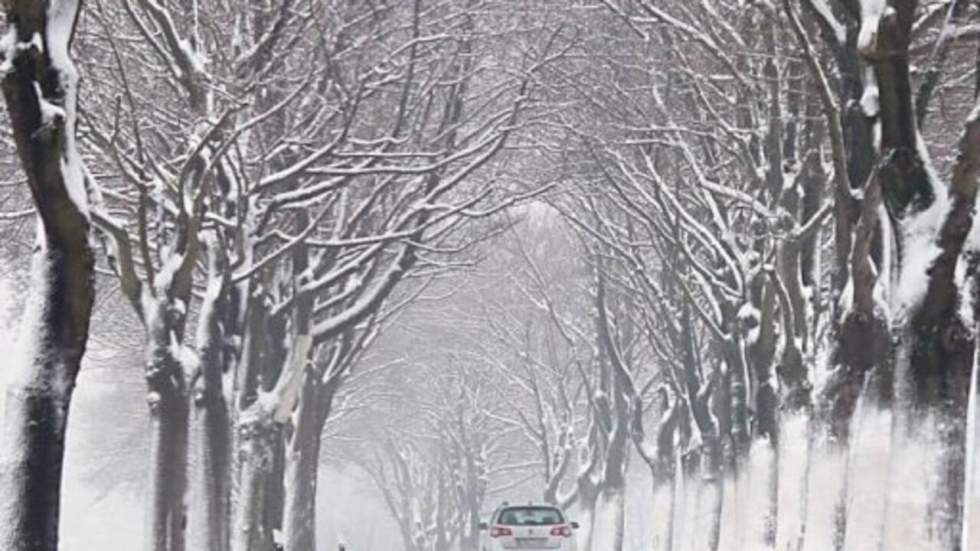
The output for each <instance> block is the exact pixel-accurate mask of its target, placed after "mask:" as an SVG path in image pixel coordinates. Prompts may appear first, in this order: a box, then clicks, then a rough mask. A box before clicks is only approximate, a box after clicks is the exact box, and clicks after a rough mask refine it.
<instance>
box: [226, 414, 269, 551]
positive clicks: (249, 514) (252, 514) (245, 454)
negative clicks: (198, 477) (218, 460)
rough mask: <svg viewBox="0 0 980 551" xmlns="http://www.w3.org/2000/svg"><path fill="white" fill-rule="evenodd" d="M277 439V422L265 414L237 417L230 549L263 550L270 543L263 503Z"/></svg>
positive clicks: (265, 498)
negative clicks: (234, 492) (234, 488)
mask: <svg viewBox="0 0 980 551" xmlns="http://www.w3.org/2000/svg"><path fill="white" fill-rule="evenodd" d="M279 439H280V428H279V426H278V425H276V424H275V423H273V422H272V419H271V418H269V417H267V416H262V415H251V416H249V417H248V418H246V419H241V420H239V423H238V434H237V440H238V441H237V445H236V450H235V454H236V463H237V465H236V469H235V470H236V477H237V480H236V487H237V490H238V491H237V493H236V495H235V496H234V498H233V500H232V510H233V513H232V515H233V523H232V532H231V549H232V551H264V550H266V549H270V548H271V547H272V541H273V534H272V532H271V530H270V529H269V527H268V525H267V522H266V518H265V506H266V504H267V499H268V496H267V493H268V478H269V476H270V474H271V473H272V472H273V471H274V469H273V467H274V463H275V449H276V446H277V445H278V441H279Z"/></svg>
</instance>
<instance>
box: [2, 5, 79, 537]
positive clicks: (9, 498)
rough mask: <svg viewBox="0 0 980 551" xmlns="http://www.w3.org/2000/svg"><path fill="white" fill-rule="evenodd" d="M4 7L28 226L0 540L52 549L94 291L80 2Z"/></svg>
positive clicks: (7, 78)
mask: <svg viewBox="0 0 980 551" xmlns="http://www.w3.org/2000/svg"><path fill="white" fill-rule="evenodd" d="M4 7H5V12H6V13H5V15H6V20H7V24H8V26H7V28H6V31H5V35H4V36H3V38H2V40H0V44H2V46H3V51H0V67H2V75H3V80H2V88H3V95H4V99H5V100H6V103H7V111H8V115H9V118H10V128H11V130H12V134H13V138H14V142H15V143H16V146H17V153H18V156H19V157H20V161H21V165H22V167H23V169H24V173H25V175H26V177H27V183H28V186H29V187H30V190H31V195H32V197H33V199H34V204H35V207H36V210H37V214H38V218H39V224H38V239H37V245H36V247H35V253H34V259H33V263H32V282H31V290H30V297H29V300H28V306H27V311H26V312H25V314H24V318H23V320H22V322H21V323H22V325H21V343H20V347H21V352H22V354H21V356H20V357H19V358H16V359H14V360H13V361H14V362H15V363H14V367H13V368H11V367H7V370H5V371H7V372H6V373H5V376H6V379H7V389H6V398H5V400H4V410H5V415H4V429H3V432H2V434H0V548H2V549H5V550H11V551H42V550H43V551H56V550H57V548H58V521H59V513H60V511H59V508H60V500H61V474H62V465H63V461H64V452H65V447H64V445H65V430H66V426H67V421H68V408H69V403H70V400H71V395H72V389H73V388H74V385H75V378H76V376H77V374H78V369H79V365H80V363H81V360H82V356H83V355H84V352H85V346H86V343H87V340H88V332H89V318H90V315H91V311H92V303H93V299H94V293H95V290H94V283H93V276H94V271H93V270H94V254H93V251H92V249H91V247H90V245H89V241H88V238H89V218H88V213H89V210H88V200H87V195H86V186H85V182H84V176H83V173H84V170H83V167H82V164H81V159H80V158H79V155H78V152H77V150H76V145H75V121H76V119H75V116H76V115H75V113H76V106H77V100H78V98H77V87H78V75H77V73H76V71H75V67H74V64H73V62H72V60H71V56H70V54H69V49H70V45H71V40H72V36H73V34H74V29H75V22H76V19H77V17H78V12H79V9H80V4H79V2H77V1H74V0H52V1H50V2H23V1H20V2H6V3H5V6H4ZM93 185H94V183H93ZM7 365H8V366H10V364H7Z"/></svg>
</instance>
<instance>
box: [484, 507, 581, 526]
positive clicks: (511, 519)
mask: <svg viewBox="0 0 980 551" xmlns="http://www.w3.org/2000/svg"><path fill="white" fill-rule="evenodd" d="M564 522H565V519H564V518H563V517H562V516H561V511H559V510H558V509H555V508H554V507H534V506H530V507H507V508H506V509H504V510H502V511H500V516H498V517H497V524H500V525H503V526H550V525H552V524H562V523H564Z"/></svg>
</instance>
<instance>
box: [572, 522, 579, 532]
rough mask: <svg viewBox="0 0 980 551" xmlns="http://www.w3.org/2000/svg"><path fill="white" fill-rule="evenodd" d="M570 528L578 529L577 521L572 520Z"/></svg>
mask: <svg viewBox="0 0 980 551" xmlns="http://www.w3.org/2000/svg"><path fill="white" fill-rule="evenodd" d="M572 530H578V523H577V522H575V521H574V520H573V521H572Z"/></svg>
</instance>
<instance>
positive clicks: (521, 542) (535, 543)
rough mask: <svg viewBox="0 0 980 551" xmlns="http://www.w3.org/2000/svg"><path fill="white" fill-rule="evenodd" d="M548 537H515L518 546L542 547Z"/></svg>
mask: <svg viewBox="0 0 980 551" xmlns="http://www.w3.org/2000/svg"><path fill="white" fill-rule="evenodd" d="M547 543H548V538H517V546H518V547H531V548H534V547H544V546H545V544H547Z"/></svg>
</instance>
